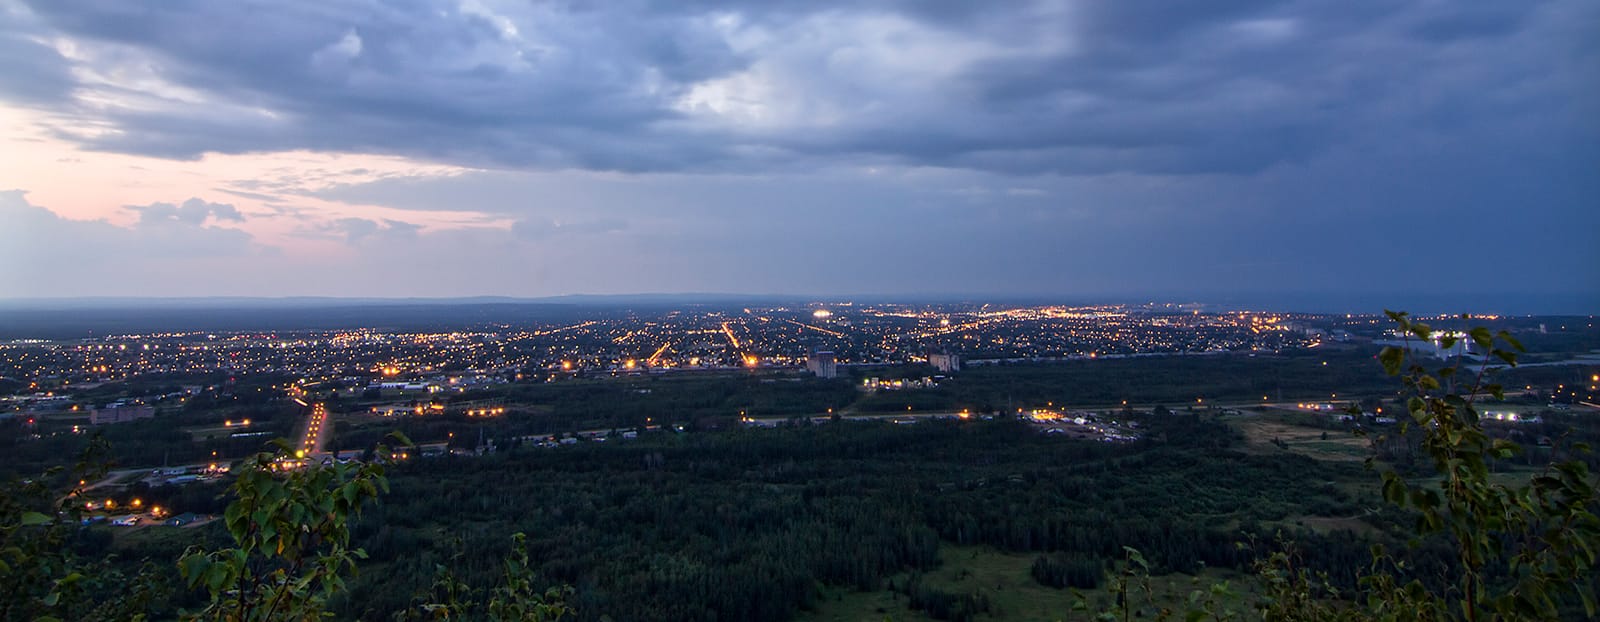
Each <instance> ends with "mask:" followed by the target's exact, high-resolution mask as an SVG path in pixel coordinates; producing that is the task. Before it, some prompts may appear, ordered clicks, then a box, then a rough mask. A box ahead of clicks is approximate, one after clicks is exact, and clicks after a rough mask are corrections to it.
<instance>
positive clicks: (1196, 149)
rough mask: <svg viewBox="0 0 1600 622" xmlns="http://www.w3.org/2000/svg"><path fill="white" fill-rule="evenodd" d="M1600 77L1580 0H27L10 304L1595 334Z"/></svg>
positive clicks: (0, 44) (16, 94)
mask: <svg viewBox="0 0 1600 622" xmlns="http://www.w3.org/2000/svg"><path fill="white" fill-rule="evenodd" d="M1596 75H1600V3H1595V2H1593V1H1592V0H1542V1H1541V0H1514V1H1500V0H1482V1H1477V2H1450V1H1442V0H1422V1H1416V2H1396V1H1394V0H1309V1H1288V2H1267V1H1260V0H1243V1H1240V0H1218V1H1214V2H1203V3H1195V2H1155V1H1149V0H1119V1H1117V2H1102V1H1091V0H1062V1H1053V2H1029V1H1022V0H1019V1H1017V2H952V1H942V0H927V1H921V2H910V1H904V2H830V1H828V0H807V1H804V2H800V1H787V0H770V1H761V2H757V1H749V2H721V1H715V0H674V1H666V2H647V1H635V0H615V1H609V2H532V1H526V0H515V1H506V2H500V1H496V0H397V1H392V2H375V1H371V0H361V1H345V0H314V1H300V0H265V1H254V0H236V1H225V2H217V1H213V0H173V1H164V2H127V1H125V0H40V1H37V2H35V1H31V0H0V262H3V265H4V266H5V269H4V270H0V298H8V299H23V298H40V297H77V296H360V297H374V296H377V297H402V296H407V297H409V296H430V297H432V296H437V297H449V296H476V295H499V296H527V297H535V296H550V295H562V294H572V293H588V294H616V293H642V292H724V293H781V294H793V295H817V296H834V295H888V296H892V295H929V294H952V295H967V296H988V295H993V296H1000V295H1009V296H1017V295H1026V296H1035V297H1052V296H1059V297H1063V298H1071V299H1092V298H1095V297H1140V296H1149V297H1153V298H1184V297H1189V298H1204V297H1208V296H1209V297H1220V296H1230V295H1240V294H1265V295H1278V294H1283V295H1289V294H1296V295H1317V296H1323V297H1326V298H1334V299H1337V298H1339V297H1356V296H1374V295H1375V296H1377V297H1379V298H1381V297H1383V296H1385V295H1393V296H1395V297H1397V298H1404V297H1405V296H1418V295H1433V296H1465V297H1472V298H1474V299H1481V300H1484V301H1496V300H1500V301H1504V300H1511V299H1519V298H1521V299H1526V300H1534V299H1539V300H1545V299H1552V300H1553V299H1559V300H1562V301H1565V302H1563V303H1561V304H1562V305H1565V306H1564V307H1563V310H1577V311H1584V310H1588V311H1600V243H1597V240H1600V79H1596V77H1595V76H1596ZM1486 304H1488V303H1486ZM1491 306H1492V305H1491Z"/></svg>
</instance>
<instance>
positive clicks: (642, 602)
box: [118, 415, 1443, 620]
mask: <svg viewBox="0 0 1600 622" xmlns="http://www.w3.org/2000/svg"><path fill="white" fill-rule="evenodd" d="M1145 424H1146V426H1147V428H1148V435H1149V440H1145V441H1140V442H1137V443H1133V444H1129V445H1117V444H1108V443H1100V442H1091V441H1073V440H1067V439H1062V438H1057V437H1052V436H1046V435H1043V434H1039V433H1038V431H1037V430H1036V428H1032V427H1030V426H1027V425H1025V424H1022V423H1019V422H1016V421H1013V420H1008V419H1002V420H994V421H972V422H955V421H932V422H926V423H922V424H918V425H892V424H887V423H854V422H841V423H834V424H818V425H802V426H796V427H789V428H779V429H770V430H761V429H751V430H738V431H732V432H726V433H717V434H700V435H673V434H670V433H662V434H658V435H654V436H647V437H644V438H641V439H639V440H636V441H632V442H627V443H616V442H613V443H596V444H591V445H582V446H578V447H572V448H561V449H557V450H550V449H543V448H533V447H529V448H520V449H512V450H509V451H504V452H500V453H497V454H495V455H491V456H484V457H443V458H435V459H429V460H425V461H416V462H412V463H410V464H406V465H403V466H399V467H397V468H395V469H393V470H392V471H391V474H390V482H391V485H392V486H393V492H392V493H391V494H389V495H387V496H385V497H384V498H383V500H382V502H381V504H379V505H378V506H376V507H374V508H372V509H370V510H368V511H367V513H366V514H364V515H363V516H362V518H361V520H360V521H359V522H358V523H357V524H356V525H355V531H354V533H355V538H354V542H355V543H356V544H357V545H358V546H361V547H363V548H365V550H366V551H367V553H368V554H369V555H370V556H371V557H370V559H369V560H367V561H365V562H364V563H363V566H362V573H361V574H360V575H359V576H358V577H356V578H355V579H354V580H353V581H352V583H351V586H350V590H349V592H348V594H347V595H346V596H345V597H343V598H341V599H339V600H338V601H336V603H335V610H336V611H337V612H338V613H339V615H340V617H350V618H360V619H366V620H381V619H389V617H390V616H391V615H392V614H393V613H394V612H396V611H400V610H403V609H405V608H406V607H407V606H408V605H410V604H412V603H413V602H414V599H415V598H417V597H419V596H420V595H422V594H423V593H424V592H425V591H426V590H427V588H428V587H429V585H430V584H431V582H432V581H433V579H434V576H435V566H436V565H443V566H445V567H447V568H450V569H452V570H453V571H454V572H456V573H458V574H459V576H460V577H461V578H462V579H463V580H464V581H465V582H466V583H468V584H485V583H488V582H489V581H490V580H492V578H493V574H494V573H495V572H497V571H498V567H499V562H500V559H501V557H502V556H503V555H504V552H505V549H506V542H507V538H508V536H509V535H510V534H511V533H513V532H522V533H526V534H527V536H528V545H529V552H530V554H531V556H532V558H533V559H534V560H535V564H534V565H535V568H536V570H537V576H538V578H537V579H536V581H535V583H539V582H541V581H542V582H544V583H546V584H562V583H564V584H569V585H572V586H574V587H575V592H574V594H573V596H572V598H571V600H570V604H572V605H573V606H574V607H575V609H576V611H577V615H578V617H579V618H580V619H585V620H599V619H602V618H605V617H609V618H610V619H615V620H631V619H653V620H729V619H763V620H781V619H787V618H789V617H790V616H792V615H793V614H795V613H796V612H798V611H800V610H802V609H805V608H807V607H809V606H811V605H812V604H813V602H814V599H816V598H818V597H819V594H820V592H819V588H820V587H821V586H823V585H831V586H841V587H846V588H851V589H861V590H876V589H880V588H881V587H882V586H883V585H884V582H885V580H887V579H889V578H890V577H892V576H895V575H898V574H901V573H904V572H907V571H916V570H919V569H928V568H932V567H934V566H936V565H938V564H940V563H941V555H940V549H941V544H943V543H953V544H984V545H989V546H992V547H996V548H1000V549H1004V550H1010V551H1026V552H1037V553H1039V554H1040V555H1041V560H1042V561H1041V563H1040V565H1041V569H1040V571H1039V572H1038V576H1039V577H1040V581H1041V582H1054V583H1055V584H1057V585H1060V586H1066V585H1067V581H1066V580H1065V579H1060V578H1055V575H1057V574H1061V575H1064V574H1068V573H1069V572H1076V576H1078V577H1079V578H1077V579H1075V580H1074V581H1075V582H1074V583H1073V585H1076V586H1083V587H1093V586H1095V585H1097V584H1098V582H1099V581H1100V577H1101V576H1102V574H1103V573H1102V572H1101V571H1102V570H1105V569H1107V568H1110V567H1111V564H1112V562H1113V561H1114V560H1117V559H1119V558H1120V556H1121V554H1122V547H1123V546H1134V547H1137V548H1139V549H1141V550H1142V551H1144V553H1145V555H1146V556H1147V557H1148V558H1149V559H1150V560H1151V562H1152V563H1153V564H1154V565H1155V572H1158V573H1166V572H1173V571H1181V572H1189V573H1192V572H1196V571H1198V570H1199V569H1201V568H1202V567H1205V566H1219V567H1230V568H1239V569H1244V570H1248V567H1249V564H1250V563H1251V562H1252V561H1253V560H1254V559H1255V557H1256V555H1257V553H1258V552H1259V551H1257V550H1256V547H1258V546H1265V545H1266V543H1269V542H1270V541H1272V540H1273V538H1274V534H1275V533H1276V532H1277V531H1279V530H1287V531H1288V532H1289V533H1290V534H1291V537H1293V538H1295V539H1297V540H1298V541H1300V542H1302V543H1304V544H1305V546H1304V548H1305V550H1306V551H1307V553H1308V555H1309V557H1310V562H1311V563H1313V564H1315V565H1316V566H1317V567H1319V568H1324V569H1326V570H1328V571H1329V572H1330V573H1332V574H1331V576H1333V577H1334V578H1335V579H1336V580H1338V581H1340V582H1343V583H1345V584H1350V585H1353V583H1354V580H1355V577H1356V574H1357V573H1358V571H1359V570H1361V569H1362V568H1364V566H1365V565H1366V564H1367V563H1369V562H1370V556H1369V555H1368V549H1369V545H1370V544H1371V541H1372V540H1371V538H1373V537H1381V536H1371V535H1361V536H1358V535H1356V534H1355V533H1353V532H1337V533H1327V534H1324V533H1317V532H1312V531H1310V530H1299V529H1296V528H1295V527H1294V526H1293V522H1294V519H1295V518H1296V517H1299V516H1303V515H1320V516H1350V515H1354V514H1357V513H1359V512H1360V511H1361V508H1362V506H1363V505H1368V504H1372V503H1374V500H1372V499H1366V500H1361V499H1357V498H1353V497H1352V494H1351V493H1350V492H1348V490H1349V488H1348V487H1347V486H1344V485H1341V483H1340V482H1342V481H1350V480H1353V479H1361V478H1363V477H1368V478H1369V477H1370V476H1369V475H1367V474H1364V473H1362V472H1361V469H1360V468H1359V467H1356V466H1337V465H1330V464H1325V463H1319V462H1316V461H1314V460H1311V459H1309V458H1305V457H1300V456H1296V455H1292V454H1282V455H1256V454H1252V453H1246V452H1243V451H1239V450H1238V447H1237V446H1238V444H1239V439H1238V438H1237V436H1236V433H1235V432H1233V431H1232V430H1230V429H1229V428H1228V427H1227V426H1226V425H1224V424H1222V423H1219V422H1216V421H1211V420H1208V419H1205V418H1202V417H1197V416H1186V415H1179V416H1170V417H1162V418H1150V419H1146V420H1145ZM1370 533H1371V532H1369V534H1370ZM1252 540H1254V542H1255V543H1256V544H1253V545H1246V546H1243V547H1241V546H1240V543H1248V542H1251V541H1252ZM172 544H173V543H172V542H170V541H167V543H166V545H165V546H167V547H170V546H172ZM118 546H119V547H121V548H120V549H119V551H120V553H121V555H122V557H124V558H128V559H136V558H142V557H146V556H149V557H153V558H158V559H159V558H162V557H164V556H168V555H172V554H173V552H172V551H171V550H170V549H169V550H160V549H161V546H162V545H161V544H159V543H150V544H149V546H152V547H155V548H154V549H153V550H150V549H145V548H144V546H145V545H144V544H141V543H140V542H139V541H138V539H136V538H128V539H126V540H125V541H123V542H120V543H119V545H118ZM1415 559H1416V563H1418V564H1419V565H1421V566H1422V567H1425V568H1427V569H1429V570H1439V569H1440V565H1441V564H1442V563H1443V562H1442V561H1440V562H1436V563H1433V564H1432V565H1431V566H1430V565H1429V559H1430V558H1429V556H1428V555H1427V554H1426V552H1425V551H1424V552H1423V553H1420V554H1419V556H1418V557H1416V558H1415ZM1062 566H1066V567H1071V568H1076V569H1077V570H1076V571H1069V570H1067V569H1061V570H1056V569H1055V568H1057V567H1062ZM1086 568H1093V569H1094V571H1093V572H1089V571H1087V570H1085V569H1086ZM921 592H922V593H921V594H920V598H922V599H924V600H926V601H927V602H928V603H929V605H930V606H933V607H938V606H940V605H941V604H943V605H944V606H943V607H942V609H941V612H942V613H945V614H946V615H949V616H951V617H956V618H961V617H964V615H965V614H964V613H963V612H965V611H966V610H965V609H962V608H961V607H960V606H959V603H960V602H961V599H963V598H966V597H968V596H972V595H966V594H944V595H941V594H937V593H929V592H928V590H922V591H921ZM968 600H971V599H968ZM949 603H957V605H954V606H952V605H950V604H949ZM930 611H933V610H932V609H930Z"/></svg>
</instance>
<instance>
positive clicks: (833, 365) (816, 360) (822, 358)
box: [806, 351, 839, 378]
mask: <svg viewBox="0 0 1600 622" xmlns="http://www.w3.org/2000/svg"><path fill="white" fill-rule="evenodd" d="M806 369H809V370H811V373H813V374H816V375H817V377H818V378H838V377H839V359H838V358H836V357H835V356H834V355H833V353H832V352H827V351H822V352H812V353H811V356H808V357H806Z"/></svg>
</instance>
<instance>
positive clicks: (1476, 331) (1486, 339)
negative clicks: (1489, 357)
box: [1470, 326, 1494, 348]
mask: <svg viewBox="0 0 1600 622" xmlns="http://www.w3.org/2000/svg"><path fill="white" fill-rule="evenodd" d="M1470 332H1471V335H1472V342H1473V343H1476V344H1478V346H1479V347H1482V348H1488V347H1489V344H1491V343H1493V341H1494V340H1493V339H1492V338H1491V337H1490V336H1489V329H1487V328H1484V327H1482V326H1474V327H1472V330H1471V331H1470Z"/></svg>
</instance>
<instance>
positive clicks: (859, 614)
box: [796, 545, 1238, 622]
mask: <svg viewBox="0 0 1600 622" xmlns="http://www.w3.org/2000/svg"><path fill="white" fill-rule="evenodd" d="M1037 556H1038V554H1036V553H1007V552H1004V551H999V550H996V549H994V548H990V547H981V546H955V545H944V546H942V547H940V559H941V560H942V562H943V563H942V564H941V565H940V567H939V568H938V569H936V570H934V571H932V572H929V573H927V574H925V575H923V576H922V580H923V581H924V582H925V583H926V584H927V585H929V586H932V587H936V588H939V589H941V590H944V591H949V592H982V593H983V594H984V595H985V596H986V597H987V598H988V599H989V602H990V611H989V613H987V614H982V615H979V616H978V618H977V619H979V620H1015V621H1017V622H1053V621H1055V620H1087V619H1090V618H1092V617H1093V616H1092V615H1091V614H1090V612H1091V611H1093V612H1099V611H1109V610H1111V609H1112V608H1113V607H1114V606H1115V604H1116V597H1115V595H1114V593H1113V591H1112V589H1111V588H1110V587H1109V586H1102V587H1101V588H1100V589H1098V590H1088V591H1082V592H1075V591H1074V590H1066V589H1056V588H1051V587H1046V586H1043V585H1040V584H1039V583H1038V582H1036V581H1034V580H1033V576H1032V574H1031V573H1030V569H1031V567H1032V565H1033V560H1034V558H1035V557H1037ZM908 578H909V575H905V574H902V575H898V576H896V577H894V579H893V580H894V582H895V583H897V584H903V582H905V581H906V580H908ZM1237 578H1238V573H1235V572H1231V571H1220V570H1215V569H1212V570H1207V571H1205V572H1203V573H1201V575H1200V576H1198V577H1196V576H1191V575H1186V574H1182V573H1173V574H1171V575H1167V576H1164V577H1154V578H1152V579H1150V590H1151V596H1153V600H1149V601H1147V600H1146V599H1145V597H1142V596H1136V597H1135V598H1134V602H1135V603H1139V604H1144V605H1145V609H1146V612H1145V613H1144V615H1143V616H1141V617H1149V616H1150V615H1151V614H1152V613H1154V611H1153V609H1152V608H1153V607H1163V606H1164V607H1169V608H1173V609H1174V610H1179V611H1181V610H1182V608H1183V607H1184V605H1185V603H1187V602H1188V599H1189V597H1190V594H1191V592H1193V591H1194V590H1209V589H1210V587H1211V585H1213V584H1215V583H1218V582H1221V581H1229V580H1232V581H1233V582H1234V583H1237ZM1080 601H1081V602H1083V603H1084V604H1085V605H1086V606H1087V609H1080V610H1074V606H1075V604H1076V603H1079V602H1080ZM796 619H797V620H799V621H800V622H858V621H867V620H871V621H875V622H876V621H880V620H885V619H891V620H896V621H919V622H920V621H927V620H933V619H934V618H932V617H929V616H928V615H926V614H925V613H924V612H921V611H913V610H912V609H910V608H909V607H908V604H907V599H906V597H905V596H904V595H903V594H899V593H896V592H893V591H890V590H887V589H885V590H879V591H876V592H859V591H842V590H829V591H828V592H826V593H825V594H824V596H823V598H822V599H821V601H820V602H818V603H817V606H816V608H815V610H814V611H808V612H803V613H801V614H800V615H799V616H797V618H796Z"/></svg>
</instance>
